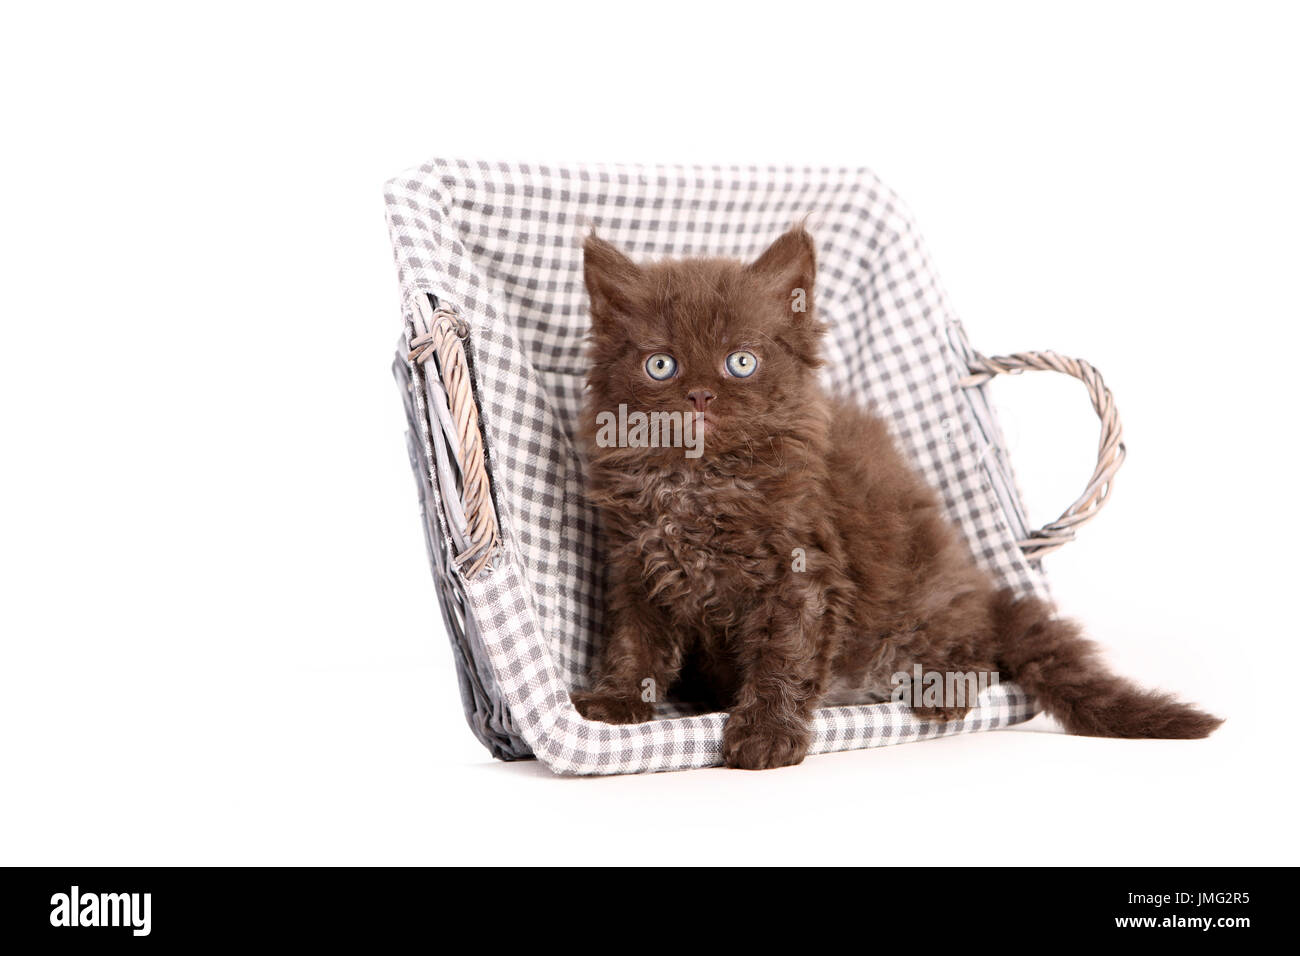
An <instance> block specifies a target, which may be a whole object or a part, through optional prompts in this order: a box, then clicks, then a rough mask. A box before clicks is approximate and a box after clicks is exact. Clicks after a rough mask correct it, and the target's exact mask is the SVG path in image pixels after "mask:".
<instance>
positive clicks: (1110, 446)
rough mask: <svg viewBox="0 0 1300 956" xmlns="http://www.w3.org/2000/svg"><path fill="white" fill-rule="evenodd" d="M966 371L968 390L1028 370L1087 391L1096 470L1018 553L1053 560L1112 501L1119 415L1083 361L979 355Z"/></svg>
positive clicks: (1120, 450)
mask: <svg viewBox="0 0 1300 956" xmlns="http://www.w3.org/2000/svg"><path fill="white" fill-rule="evenodd" d="M970 368H971V372H972V373H973V374H971V375H970V376H968V377H967V378H964V379H962V382H961V384H962V385H963V386H964V387H966V388H973V387H975V386H979V385H983V384H984V383H985V382H987V381H988V380H989V379H991V378H992V377H993V376H995V375H1019V374H1020V373H1021V372H1023V371H1026V370H1027V369H1034V370H1040V371H1051V372H1062V373H1064V374H1066V375H1072V376H1074V377H1075V378H1077V379H1078V380H1079V381H1081V382H1083V384H1084V386H1085V387H1086V388H1087V389H1088V397H1089V398H1091V399H1092V407H1093V409H1094V410H1095V411H1096V412H1097V417H1098V418H1100V419H1101V438H1100V440H1099V442H1098V446H1097V467H1096V469H1095V470H1094V471H1093V473H1092V478H1090V479H1089V480H1088V487H1086V488H1085V489H1084V490H1083V494H1081V495H1080V496H1079V497H1078V498H1076V499H1075V501H1074V504H1072V505H1070V507H1068V508H1066V509H1065V511H1064V512H1062V513H1061V517H1059V518H1057V519H1056V520H1055V521H1052V522H1049V523H1048V524H1045V525H1043V526H1042V527H1041V528H1039V529H1038V530H1037V531H1032V532H1030V534H1029V537H1028V538H1026V539H1025V540H1024V541H1021V542H1020V547H1021V548H1022V549H1023V550H1024V552H1025V554H1026V555H1027V556H1028V557H1030V558H1041V557H1042V556H1043V555H1045V554H1051V553H1052V552H1053V551H1055V550H1056V549H1057V548H1060V547H1063V546H1064V545H1066V544H1068V543H1069V542H1070V541H1073V540H1074V533H1075V530H1076V529H1077V528H1078V527H1079V526H1080V525H1083V524H1086V523H1087V522H1089V521H1091V520H1092V519H1093V518H1095V517H1096V516H1097V512H1098V511H1100V510H1101V507H1102V505H1104V504H1105V503H1106V498H1107V496H1109V495H1110V489H1111V485H1112V483H1113V481H1114V478H1115V473H1116V472H1117V471H1119V466H1120V465H1122V464H1123V463H1124V455H1125V451H1124V441H1123V438H1124V426H1123V425H1121V424H1120V420H1119V412H1117V411H1116V410H1115V397H1114V396H1113V395H1111V393H1110V389H1108V388H1107V387H1106V383H1105V382H1103V381H1102V378H1101V373H1100V372H1098V371H1097V370H1096V369H1095V368H1093V367H1092V366H1091V365H1089V364H1088V363H1087V362H1085V361H1083V360H1082V359H1073V358H1066V357H1065V356H1064V355H1058V354H1057V353H1055V352H1017V353H1015V354H1014V355H995V356H993V357H992V358H987V357H985V356H983V355H977V356H976V357H975V358H974V359H973V360H972V361H971V363H970Z"/></svg>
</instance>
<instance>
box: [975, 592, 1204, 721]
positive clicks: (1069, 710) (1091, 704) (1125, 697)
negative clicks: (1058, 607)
mask: <svg viewBox="0 0 1300 956" xmlns="http://www.w3.org/2000/svg"><path fill="white" fill-rule="evenodd" d="M993 617H994V626H995V629H996V633H997V644H998V647H997V656H998V668H999V669H1000V670H1001V671H1002V672H1003V673H1004V674H1006V675H1008V676H1010V678H1011V679H1012V680H1014V681H1015V682H1016V683H1018V684H1019V685H1020V686H1021V687H1023V688H1024V689H1025V690H1026V691H1028V692H1029V693H1030V694H1032V695H1034V697H1036V698H1037V699H1038V703H1039V706H1041V707H1042V708H1043V709H1044V710H1045V711H1047V712H1048V713H1049V714H1051V715H1052V716H1053V717H1055V718H1056V719H1057V720H1058V721H1060V722H1061V724H1062V725H1064V727H1065V729H1066V730H1068V731H1069V732H1070V733H1072V734H1079V735H1081V736H1085V737H1161V738H1190V737H1207V736H1209V734H1210V733H1211V732H1212V731H1213V730H1214V729H1215V728H1216V727H1218V726H1219V724H1221V723H1223V721H1222V720H1221V719H1220V718H1218V717H1214V716H1212V715H1211V714H1207V713H1205V712H1204V711H1200V710H1197V709H1196V708H1195V707H1192V706H1190V705H1188V704H1184V703H1182V702H1180V701H1178V700H1175V699H1174V698H1173V697H1172V696H1171V695H1169V694H1161V693H1158V692H1156V691H1149V690H1142V689H1141V688H1139V687H1137V686H1135V685H1133V684H1132V683H1130V682H1129V681H1127V680H1125V679H1124V678H1122V677H1116V676H1115V675H1114V674H1112V673H1110V672H1109V671H1108V670H1106V668H1105V666H1104V665H1103V664H1102V663H1101V661H1100V660H1098V655H1097V648H1096V646H1095V645H1094V644H1093V643H1092V642H1091V641H1089V640H1087V639H1085V638H1084V637H1083V635H1082V634H1081V633H1080V631H1079V628H1078V626H1077V625H1075V624H1073V623H1072V622H1070V621H1064V620H1060V619H1058V618H1055V617H1053V611H1052V608H1051V606H1050V605H1048V604H1047V603H1045V602H1044V601H1041V600H1039V599H1038V598H1033V597H1026V598H1019V599H1017V598H1016V597H1015V595H1013V594H1012V593H1011V592H1010V591H1000V592H998V594H997V595H996V596H995V597H994V599H993Z"/></svg>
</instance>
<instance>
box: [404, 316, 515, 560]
mask: <svg viewBox="0 0 1300 956" xmlns="http://www.w3.org/2000/svg"><path fill="white" fill-rule="evenodd" d="M416 301H417V303H418V308H419V311H420V316H421V318H422V319H423V321H424V326H425V328H426V329H427V330H428V331H426V332H422V333H420V334H418V335H416V336H415V337H413V338H412V339H411V352H410V354H409V355H408V356H407V358H408V359H409V360H410V361H411V362H412V363H415V364H416V365H420V366H424V365H425V364H426V363H427V362H428V361H429V359H431V358H434V357H436V358H437V360H438V361H437V370H438V373H439V377H440V378H441V380H442V384H443V387H444V388H445V389H446V391H447V403H448V405H449V406H450V408H451V417H452V421H453V422H454V423H455V426H456V439H457V447H456V449H455V458H456V464H457V466H458V467H459V468H460V474H461V483H462V489H463V490H462V492H461V496H462V498H463V501H464V506H465V521H466V526H467V527H466V534H467V536H468V538H469V541H470V545H469V547H468V548H466V549H465V550H464V551H463V552H462V553H460V554H459V555H457V556H456V558H455V564H456V567H457V568H464V566H465V565H466V564H468V565H469V570H468V572H467V575H468V577H471V578H472V577H474V576H475V575H477V574H478V573H479V572H480V571H482V570H483V568H485V567H486V566H487V564H488V562H489V561H491V560H492V557H493V555H494V554H496V552H497V551H498V550H499V549H500V547H501V529H500V528H499V527H498V526H497V514H496V509H495V508H494V507H493V506H492V487H491V485H490V484H489V482H488V473H487V464H486V462H485V460H484V449H483V433H482V432H481V431H480V429H479V422H478V405H477V404H475V402H474V390H473V387H472V385H471V382H470V376H469V361H468V360H467V359H466V357H465V344H464V341H463V340H464V338H465V336H466V335H467V334H468V331H469V330H468V327H467V326H466V324H465V322H464V320H463V319H461V317H460V316H458V315H457V314H456V313H455V311H453V310H452V309H449V308H447V307H446V306H443V305H439V306H438V307H437V308H436V309H435V308H434V307H433V306H432V305H430V303H429V298H428V296H425V295H418V296H416Z"/></svg>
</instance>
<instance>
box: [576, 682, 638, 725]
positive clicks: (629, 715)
mask: <svg viewBox="0 0 1300 956" xmlns="http://www.w3.org/2000/svg"><path fill="white" fill-rule="evenodd" d="M569 698H570V699H571V700H572V701H573V706H574V707H576V708H578V713H580V714H582V716H583V717H586V718H587V719H588V720H599V721H601V722H602V723H606V724H642V723H645V722H646V721H647V720H653V719H654V715H655V709H654V706H653V705H652V704H651V703H650V702H649V701H644V700H641V699H640V698H638V697H615V696H613V695H611V694H601V693H598V692H597V691H590V690H586V691H577V692H575V693H572V694H570V695H569Z"/></svg>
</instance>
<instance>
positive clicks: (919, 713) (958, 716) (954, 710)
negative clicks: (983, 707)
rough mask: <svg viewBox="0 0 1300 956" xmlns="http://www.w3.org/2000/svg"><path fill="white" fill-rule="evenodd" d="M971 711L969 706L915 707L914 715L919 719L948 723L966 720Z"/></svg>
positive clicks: (913, 709)
mask: <svg viewBox="0 0 1300 956" xmlns="http://www.w3.org/2000/svg"><path fill="white" fill-rule="evenodd" d="M970 711H971V709H970V708H969V707H913V708H912V716H913V717H915V718H916V719H917V720H928V721H932V722H935V723H944V724H946V723H948V722H949V721H953V720H965V719H966V715H967V714H969V713H970Z"/></svg>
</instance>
